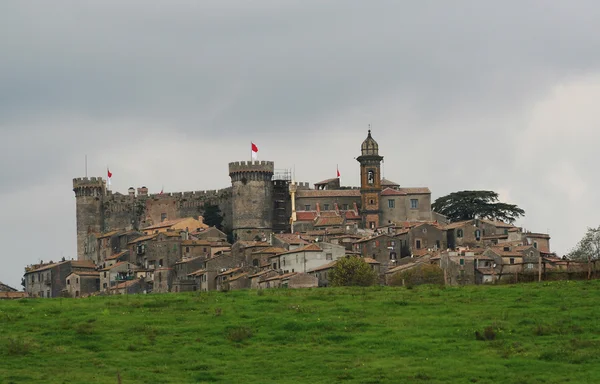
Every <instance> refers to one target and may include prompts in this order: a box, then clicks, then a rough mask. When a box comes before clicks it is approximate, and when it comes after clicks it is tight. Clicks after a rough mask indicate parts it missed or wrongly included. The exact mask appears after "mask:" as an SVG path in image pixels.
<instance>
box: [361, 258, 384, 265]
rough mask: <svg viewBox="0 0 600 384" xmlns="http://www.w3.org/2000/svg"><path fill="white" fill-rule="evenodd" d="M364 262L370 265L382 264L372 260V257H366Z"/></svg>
mask: <svg viewBox="0 0 600 384" xmlns="http://www.w3.org/2000/svg"><path fill="white" fill-rule="evenodd" d="M363 260H364V261H365V263H368V264H381V263H380V262H379V261H377V260H375V259H372V258H370V257H364V258H363Z"/></svg>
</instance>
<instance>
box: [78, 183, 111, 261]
mask: <svg viewBox="0 0 600 384" xmlns="http://www.w3.org/2000/svg"><path fill="white" fill-rule="evenodd" d="M73 192H75V204H76V215H77V216H76V217H77V259H84V255H85V254H86V252H85V244H86V240H87V237H88V234H89V233H92V232H95V233H100V232H102V230H103V228H104V211H103V209H102V205H103V203H104V195H105V194H106V185H105V183H104V180H102V178H101V177H90V178H87V177H81V178H76V179H73Z"/></svg>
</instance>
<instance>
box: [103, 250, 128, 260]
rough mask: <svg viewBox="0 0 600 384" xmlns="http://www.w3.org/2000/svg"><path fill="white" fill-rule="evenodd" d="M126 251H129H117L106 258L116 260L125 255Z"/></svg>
mask: <svg viewBox="0 0 600 384" xmlns="http://www.w3.org/2000/svg"><path fill="white" fill-rule="evenodd" d="M126 253H129V251H123V252H119V253H115V254H114V255H110V256H109V257H107V258H106V260H115V259H118V258H119V257H121V256H123V255H125V254H126Z"/></svg>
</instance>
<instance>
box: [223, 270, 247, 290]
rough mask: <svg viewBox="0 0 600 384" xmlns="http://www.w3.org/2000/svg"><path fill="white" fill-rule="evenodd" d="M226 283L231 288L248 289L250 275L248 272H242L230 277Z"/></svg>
mask: <svg viewBox="0 0 600 384" xmlns="http://www.w3.org/2000/svg"><path fill="white" fill-rule="evenodd" d="M227 285H228V286H229V289H231V290H239V289H248V288H250V277H249V273H248V272H243V273H240V274H238V275H235V276H233V277H231V278H230V279H229V280H228V281H227Z"/></svg>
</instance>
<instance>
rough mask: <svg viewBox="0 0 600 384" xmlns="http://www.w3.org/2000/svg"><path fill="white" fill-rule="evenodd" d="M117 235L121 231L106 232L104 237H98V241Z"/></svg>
mask: <svg viewBox="0 0 600 384" xmlns="http://www.w3.org/2000/svg"><path fill="white" fill-rule="evenodd" d="M117 233H119V231H110V232H106V233H103V234H102V235H100V236H98V237H96V239H104V238H107V237H111V236H113V235H116V234H117Z"/></svg>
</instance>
